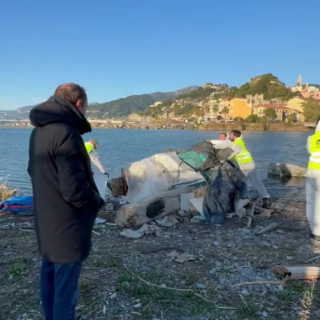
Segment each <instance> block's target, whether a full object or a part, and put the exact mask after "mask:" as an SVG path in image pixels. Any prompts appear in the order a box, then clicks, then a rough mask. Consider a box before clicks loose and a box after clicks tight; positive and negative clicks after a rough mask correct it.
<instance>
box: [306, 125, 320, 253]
mask: <svg viewBox="0 0 320 320" xmlns="http://www.w3.org/2000/svg"><path fill="white" fill-rule="evenodd" d="M307 149H308V152H309V154H310V158H309V164H308V171H307V177H306V200H307V205H306V211H307V219H308V222H309V225H310V231H311V237H312V238H313V244H315V243H316V242H318V243H317V246H318V248H314V251H315V252H320V247H319V246H320V121H319V120H318V122H317V125H316V130H315V133H314V134H313V135H312V136H310V137H309V138H308V142H307Z"/></svg>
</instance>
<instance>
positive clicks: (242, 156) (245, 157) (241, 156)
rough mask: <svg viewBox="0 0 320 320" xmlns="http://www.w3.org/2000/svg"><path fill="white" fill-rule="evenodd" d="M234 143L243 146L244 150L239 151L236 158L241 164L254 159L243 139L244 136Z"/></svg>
mask: <svg viewBox="0 0 320 320" xmlns="http://www.w3.org/2000/svg"><path fill="white" fill-rule="evenodd" d="M234 145H238V146H240V147H241V148H242V151H241V152H240V153H238V154H237V155H236V156H235V157H234V159H235V160H236V161H237V162H238V163H239V164H246V163H249V162H251V161H253V158H252V156H251V153H250V152H249V151H248V150H247V147H246V145H245V143H244V141H243V139H242V138H238V139H236V140H235V141H234Z"/></svg>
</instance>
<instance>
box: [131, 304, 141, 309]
mask: <svg viewBox="0 0 320 320" xmlns="http://www.w3.org/2000/svg"><path fill="white" fill-rule="evenodd" d="M133 307H134V308H135V309H138V308H141V303H137V304H135V305H134V306H133Z"/></svg>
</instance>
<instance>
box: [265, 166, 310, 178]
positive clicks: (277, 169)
mask: <svg viewBox="0 0 320 320" xmlns="http://www.w3.org/2000/svg"><path fill="white" fill-rule="evenodd" d="M306 173H307V169H306V168H303V167H299V166H295V165H292V164H286V163H269V166H268V174H270V175H273V176H279V177H296V178H303V177H305V175H306Z"/></svg>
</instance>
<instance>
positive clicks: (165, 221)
mask: <svg viewBox="0 0 320 320" xmlns="http://www.w3.org/2000/svg"><path fill="white" fill-rule="evenodd" d="M156 222H157V223H158V224H159V225H160V226H161V227H172V226H173V225H175V224H177V223H179V220H178V219H177V218H176V217H175V216H166V217H164V218H162V219H157V220H156Z"/></svg>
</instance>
